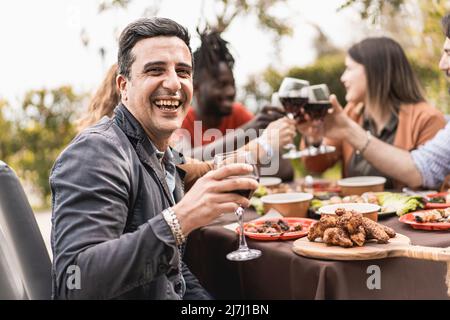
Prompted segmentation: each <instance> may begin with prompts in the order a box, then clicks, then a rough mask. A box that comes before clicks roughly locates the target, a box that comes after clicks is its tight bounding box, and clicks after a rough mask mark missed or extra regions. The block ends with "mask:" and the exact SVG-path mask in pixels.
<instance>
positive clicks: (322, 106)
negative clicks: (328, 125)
mask: <svg viewBox="0 0 450 320" xmlns="http://www.w3.org/2000/svg"><path fill="white" fill-rule="evenodd" d="M329 109H331V103H330V102H325V101H319V102H308V103H307V104H306V105H305V106H304V107H303V110H304V112H305V113H306V114H307V115H308V116H309V117H310V118H311V120H323V119H324V118H325V116H326V115H327V113H328V110H329Z"/></svg>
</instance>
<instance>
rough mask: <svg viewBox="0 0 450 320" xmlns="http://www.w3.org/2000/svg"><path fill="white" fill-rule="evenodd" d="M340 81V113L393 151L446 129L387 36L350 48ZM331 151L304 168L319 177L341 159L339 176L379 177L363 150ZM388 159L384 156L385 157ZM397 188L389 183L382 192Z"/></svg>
mask: <svg viewBox="0 0 450 320" xmlns="http://www.w3.org/2000/svg"><path fill="white" fill-rule="evenodd" d="M345 66H346V69H345V71H344V73H343V74H342V76H341V81H342V83H343V84H344V86H345V88H346V90H347V92H346V96H345V99H346V100H347V105H346V107H345V109H344V110H345V112H346V113H347V115H348V116H349V117H350V118H351V119H353V120H354V121H355V122H356V123H358V124H359V125H360V126H362V127H363V128H364V129H365V130H366V131H367V136H368V138H367V141H370V137H371V136H374V137H376V138H378V139H380V140H382V141H384V142H386V143H389V144H391V145H394V146H396V147H399V148H402V149H405V150H408V151H410V150H413V149H416V148H417V147H418V146H420V145H422V144H424V143H425V142H426V141H428V140H430V139H431V138H433V137H434V135H435V134H436V133H437V132H438V131H439V130H440V129H442V128H443V127H444V126H445V123H446V122H445V118H444V116H443V114H442V113H441V112H440V111H439V110H437V109H436V108H434V107H433V106H431V105H430V104H428V103H427V102H426V100H425V97H424V94H423V89H422V87H421V85H420V83H419V81H418V79H417V77H416V75H415V74H414V72H413V70H412V68H411V65H410V63H409V62H408V59H407V58H406V55H405V53H404V51H403V49H402V47H401V46H400V45H399V44H398V43H397V42H396V41H394V40H392V39H390V38H387V37H378V38H367V39H364V40H362V41H361V42H359V43H357V44H355V45H353V46H352V47H351V48H350V49H349V50H348V54H347V56H346V59H345ZM326 143H327V144H330V145H334V146H336V149H337V150H336V152H335V153H333V154H328V155H319V156H315V157H308V158H307V159H305V164H306V167H307V168H308V169H309V170H311V171H314V172H322V171H324V170H325V169H327V168H328V167H330V166H332V165H333V164H334V163H336V161H338V160H342V163H343V176H345V177H351V176H361V175H382V174H381V173H380V172H379V171H378V170H377V169H375V168H374V167H373V166H372V165H371V164H370V163H369V162H368V161H367V160H366V159H365V158H364V157H363V154H364V146H363V147H362V148H361V150H356V149H354V148H353V147H352V146H351V145H350V144H349V143H348V142H346V141H339V140H333V141H331V140H327V142H326ZM386 156H388V155H386ZM398 186H399V184H397V183H395V181H393V180H391V179H388V181H387V184H386V187H387V188H393V187H398Z"/></svg>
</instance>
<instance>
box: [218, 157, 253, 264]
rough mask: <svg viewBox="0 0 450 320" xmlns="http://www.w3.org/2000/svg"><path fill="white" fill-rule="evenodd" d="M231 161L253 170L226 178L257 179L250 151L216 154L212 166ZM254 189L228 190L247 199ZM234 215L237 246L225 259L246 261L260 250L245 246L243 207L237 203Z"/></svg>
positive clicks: (225, 164) (219, 165) (230, 162)
mask: <svg viewBox="0 0 450 320" xmlns="http://www.w3.org/2000/svg"><path fill="white" fill-rule="evenodd" d="M233 163H245V164H249V165H251V166H252V168H253V172H252V173H250V174H248V175H243V176H239V177H237V176H235V177H228V178H227V179H239V178H244V177H246V178H251V179H255V180H258V176H259V173H258V168H257V166H256V162H255V161H254V159H253V157H252V156H251V153H250V152H248V151H235V152H229V153H223V154H216V155H215V156H214V167H215V168H216V169H218V168H221V167H223V166H227V165H230V164H233ZM254 191H255V190H248V189H237V190H232V191H230V192H231V193H236V194H239V195H241V196H243V197H246V198H248V199H250V198H251V196H252V195H253V193H254ZM235 214H236V217H237V219H238V222H239V248H238V249H237V250H235V251H233V252H230V253H229V254H227V259H228V260H231V261H246V260H252V259H256V258H258V257H260V256H261V251H260V250H257V249H250V248H249V247H248V246H247V241H246V240H245V235H244V208H242V206H241V205H239V207H238V209H237V210H236V211H235Z"/></svg>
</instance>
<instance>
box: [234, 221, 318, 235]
mask: <svg viewBox="0 0 450 320" xmlns="http://www.w3.org/2000/svg"><path fill="white" fill-rule="evenodd" d="M280 219H281V220H283V221H284V222H286V223H287V224H289V225H291V224H293V223H301V225H302V230H300V231H296V232H284V233H256V232H247V231H244V234H245V235H246V236H247V237H249V238H251V239H255V240H263V241H271V240H291V239H297V238H301V237H304V236H306V235H307V234H308V231H309V228H310V227H311V225H312V224H314V223H316V222H317V220H313V219H307V218H272V219H265V220H258V221H254V222H250V223H251V224H254V225H257V226H258V225H262V224H264V222H266V221H274V222H276V221H278V220H280ZM247 225H248V223H244V230H245V227H246V226H247ZM236 232H237V233H239V227H238V228H237V229H236Z"/></svg>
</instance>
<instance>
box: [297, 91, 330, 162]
mask: <svg viewBox="0 0 450 320" xmlns="http://www.w3.org/2000/svg"><path fill="white" fill-rule="evenodd" d="M330 109H331V103H330V90H329V89H328V86H327V85H326V84H318V85H314V86H310V87H309V93H308V102H307V103H306V104H305V106H304V107H303V110H304V114H305V118H306V119H307V120H308V121H310V122H311V125H310V126H309V129H308V132H307V133H305V144H306V147H307V149H306V151H307V155H309V156H314V155H318V154H325V153H330V152H334V151H336V148H335V147H333V146H328V145H326V144H324V143H323V134H324V132H323V131H324V127H323V120H324V118H325V116H326V115H327V113H328V110H330Z"/></svg>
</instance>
